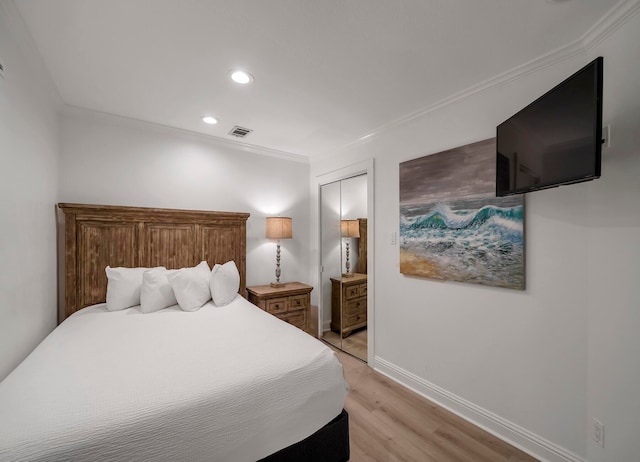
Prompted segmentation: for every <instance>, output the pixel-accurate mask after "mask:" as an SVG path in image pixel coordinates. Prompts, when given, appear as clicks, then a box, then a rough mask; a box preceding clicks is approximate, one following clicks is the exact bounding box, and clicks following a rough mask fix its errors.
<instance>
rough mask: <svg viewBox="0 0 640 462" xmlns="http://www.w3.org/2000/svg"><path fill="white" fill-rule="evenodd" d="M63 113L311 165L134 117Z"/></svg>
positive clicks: (69, 109)
mask: <svg viewBox="0 0 640 462" xmlns="http://www.w3.org/2000/svg"><path fill="white" fill-rule="evenodd" d="M62 113H63V115H65V116H69V117H74V118H80V119H87V118H90V119H92V120H100V121H107V122H109V123H112V124H115V125H120V126H127V127H136V128H144V129H147V130H156V131H158V132H161V133H164V134H168V135H172V136H181V137H186V138H191V139H194V138H195V139H197V140H200V141H203V142H205V143H208V144H215V145H217V146H223V147H226V148H230V149H235V150H238V151H243V152H248V153H251V154H258V155H262V156H269V157H275V158H278V159H283V160H288V161H292V162H299V163H303V164H308V163H309V158H308V157H306V156H303V155H300V154H293V153H290V152H286V151H279V150H277V149H270V148H264V147H261V146H257V145H254V144H248V143H242V142H239V141H234V140H228V139H225V138H220V137H218V136H213V135H207V134H205V133H200V132H196V131H192V130H187V129H183V128H177V127H171V126H169V125H162V124H158V123H155V122H149V121H146V120H141V119H135V118H132V117H125V116H120V115H116V114H111V113H108V112H102V111H96V110H93V109H87V108H83V107H79V106H72V105H69V104H65V105H64V108H63V110H62Z"/></svg>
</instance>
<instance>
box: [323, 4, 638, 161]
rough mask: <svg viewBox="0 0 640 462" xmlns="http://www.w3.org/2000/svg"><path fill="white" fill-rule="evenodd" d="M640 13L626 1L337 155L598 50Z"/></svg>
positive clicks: (345, 147)
mask: <svg viewBox="0 0 640 462" xmlns="http://www.w3.org/2000/svg"><path fill="white" fill-rule="evenodd" d="M638 11H640V0H622V1H621V2H620V3H618V4H616V6H614V7H613V8H612V9H611V10H609V12H608V13H607V14H605V15H604V16H603V17H602V18H601V19H600V20H599V21H598V22H597V23H596V24H594V26H593V27H591V28H590V29H589V30H588V31H587V32H586V33H585V34H584V35H583V36H582V37H580V38H579V39H577V40H574V41H573V42H570V43H568V44H566V45H564V46H562V47H560V48H558V49H556V50H554V51H551V52H549V53H546V54H544V55H542V56H540V57H538V58H536V59H533V60H531V61H529V62H527V63H524V64H522V65H520V66H516V67H514V68H512V69H510V70H508V71H505V72H502V73H500V74H497V75H495V76H494V77H491V78H490V79H487V80H485V81H483V82H480V83H478V84H475V85H472V86H471V87H468V88H465V89H464V90H461V91H459V92H457V93H454V94H452V95H450V96H447V97H446V98H443V99H441V100H439V101H437V102H435V103H433V104H430V105H428V106H426V107H424V108H422V109H420V110H418V111H415V112H412V113H411V114H408V115H406V116H403V117H400V118H399V119H395V120H392V121H391V122H388V123H386V124H384V125H382V126H380V127H378V128H376V129H375V130H373V131H371V132H369V133H366V134H364V135H363V136H361V137H359V138H358V139H357V140H355V141H353V142H351V143H347V144H345V145H344V146H342V147H341V148H339V149H337V150H336V151H343V150H345V149H347V148H350V147H353V146H357V145H360V144H364V143H367V142H370V141H371V140H372V139H373V138H375V137H377V136H379V135H380V134H382V133H383V132H386V131H388V130H391V129H394V128H398V127H401V126H402V125H405V124H407V123H409V122H411V121H413V120H415V119H418V118H420V117H423V116H425V115H427V114H429V113H430V112H433V111H436V110H438V109H440V108H442V107H445V106H447V105H449V104H453V103H455V102H456V101H459V100H461V99H464V98H467V97H469V96H471V95H473V94H475V93H479V92H482V91H484V90H487V89H489V88H492V87H496V86H500V85H506V84H508V83H510V82H513V81H514V80H517V79H520V78H522V77H525V76H527V75H529V74H531V73H534V72H537V71H539V70H541V69H544V68H547V67H550V66H554V65H556V64H559V63H561V62H563V61H566V60H568V59H571V58H574V57H575V56H578V55H580V54H582V53H586V52H587V50H588V49H590V48H592V47H594V46H595V45H597V44H598V43H600V42H601V41H603V40H604V39H606V38H607V37H608V36H609V35H611V34H612V33H613V32H615V31H616V30H617V29H618V28H620V27H621V26H622V25H623V24H624V23H625V22H626V21H627V20H629V19H630V18H631V17H633V16H634V15H635V14H636V13H638Z"/></svg>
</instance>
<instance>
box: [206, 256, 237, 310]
mask: <svg viewBox="0 0 640 462" xmlns="http://www.w3.org/2000/svg"><path fill="white" fill-rule="evenodd" d="M209 286H210V289H211V297H212V298H213V303H215V305H216V306H223V305H226V304H228V303H231V302H232V301H233V299H234V298H236V295H238V290H240V273H238V267H237V266H236V263H235V262H234V261H233V260H231V261H228V262H226V263H225V264H224V265H215V266H214V267H213V270H212V271H211V282H210V284H209Z"/></svg>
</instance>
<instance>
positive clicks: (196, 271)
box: [167, 261, 211, 311]
mask: <svg viewBox="0 0 640 462" xmlns="http://www.w3.org/2000/svg"><path fill="white" fill-rule="evenodd" d="M210 278H211V269H210V268H209V265H208V264H207V262H206V261H203V262H200V264H198V266H194V267H193V268H182V269H180V270H177V271H176V272H175V273H173V274H168V275H167V279H168V280H169V284H170V285H171V287H172V288H173V293H174V294H175V296H176V300H178V305H180V308H182V309H183V310H184V311H196V310H198V309H200V308H201V307H202V305H204V304H205V303H207V302H208V301H209V300H211V291H210V290H209V279H210Z"/></svg>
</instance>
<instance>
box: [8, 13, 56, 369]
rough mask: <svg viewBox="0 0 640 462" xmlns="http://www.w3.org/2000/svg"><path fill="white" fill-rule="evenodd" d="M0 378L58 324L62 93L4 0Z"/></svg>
mask: <svg viewBox="0 0 640 462" xmlns="http://www.w3.org/2000/svg"><path fill="white" fill-rule="evenodd" d="M0 60H1V61H2V62H3V64H4V66H5V73H6V75H5V78H4V79H2V78H0V164H1V165H2V167H1V168H0V197H1V198H2V199H1V200H0V230H2V231H1V233H2V234H1V236H2V237H1V239H0V380H2V379H3V378H4V377H5V376H6V375H7V374H8V373H9V372H10V371H11V370H12V369H13V368H14V367H15V366H17V365H18V364H19V363H20V361H22V359H24V358H25V357H26V356H27V354H29V353H30V352H31V350H32V349H33V348H34V347H35V346H36V345H37V344H38V343H40V341H41V340H42V339H43V338H44V337H45V336H46V335H47V334H48V333H49V332H50V331H51V330H52V329H53V328H54V327H55V326H56V313H57V311H56V305H57V299H56V230H55V207H54V204H55V198H56V194H57V183H58V166H57V165H58V154H59V140H58V137H59V134H58V116H57V108H58V106H59V104H60V101H59V98H58V96H57V94H56V93H55V91H54V90H53V85H52V83H51V81H50V79H49V77H48V75H47V73H46V71H45V70H44V67H43V66H42V63H41V62H40V60H39V58H38V54H37V52H35V47H34V46H33V44H32V43H31V40H30V38H29V36H28V34H27V33H26V32H25V30H24V26H23V24H22V21H21V20H20V18H19V16H18V14H17V12H16V11H15V7H14V6H13V4H12V3H11V2H4V1H2V2H0Z"/></svg>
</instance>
